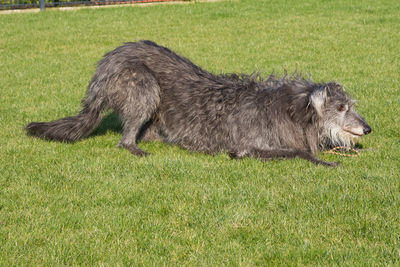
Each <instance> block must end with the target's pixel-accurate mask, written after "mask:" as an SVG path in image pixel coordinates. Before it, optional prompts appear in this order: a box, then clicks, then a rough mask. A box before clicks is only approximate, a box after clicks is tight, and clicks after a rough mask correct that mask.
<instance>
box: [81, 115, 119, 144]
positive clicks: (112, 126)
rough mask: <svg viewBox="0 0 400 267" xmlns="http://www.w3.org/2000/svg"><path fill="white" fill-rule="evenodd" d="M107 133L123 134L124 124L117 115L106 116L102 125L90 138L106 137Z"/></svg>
mask: <svg viewBox="0 0 400 267" xmlns="http://www.w3.org/2000/svg"><path fill="white" fill-rule="evenodd" d="M107 131H112V132H115V133H122V123H121V120H120V119H119V117H118V115H117V114H116V113H114V112H113V113H110V114H107V115H106V116H104V118H103V120H102V121H101V123H100V125H99V126H98V127H97V128H96V130H94V131H93V133H91V134H90V135H89V137H88V138H92V137H96V136H99V135H105V134H106V133H107Z"/></svg>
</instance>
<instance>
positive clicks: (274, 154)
mask: <svg viewBox="0 0 400 267" xmlns="http://www.w3.org/2000/svg"><path fill="white" fill-rule="evenodd" d="M229 155H230V157H231V158H241V157H243V156H248V157H253V158H259V159H263V160H270V159H282V158H287V159H288V158H296V157H299V158H302V159H305V160H308V161H310V162H312V163H314V164H321V165H324V166H329V167H335V166H337V165H339V163H337V162H328V161H323V160H320V159H317V158H316V157H314V156H313V155H312V154H311V153H310V152H307V151H303V150H289V149H275V150H262V149H252V150H251V151H249V152H246V153H245V154H244V155H240V156H238V155H239V154H237V153H230V154H229Z"/></svg>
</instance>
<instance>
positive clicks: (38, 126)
mask: <svg viewBox="0 0 400 267" xmlns="http://www.w3.org/2000/svg"><path fill="white" fill-rule="evenodd" d="M88 100H89V99H88V98H87V99H86V100H85V101H84V103H83V109H82V111H81V112H79V114H78V115H76V116H71V117H66V118H62V119H59V120H55V121H50V122H31V123H29V124H28V125H27V126H26V127H25V130H26V131H27V133H28V135H32V136H36V137H39V138H42V139H49V140H55V141H60V142H75V141H78V140H80V139H82V138H85V137H87V136H88V135H89V134H90V133H91V132H92V131H93V130H94V129H95V128H96V127H97V126H98V125H99V124H100V122H101V119H102V112H101V111H102V109H103V107H104V101H103V100H102V99H96V101H93V100H92V101H88Z"/></svg>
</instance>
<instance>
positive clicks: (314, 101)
mask: <svg viewBox="0 0 400 267" xmlns="http://www.w3.org/2000/svg"><path fill="white" fill-rule="evenodd" d="M327 95H328V94H327V87H326V86H323V87H318V88H315V89H314V91H312V93H311V95H310V103H311V105H312V106H313V107H314V108H315V110H316V111H317V113H318V115H319V116H320V117H322V110H323V107H324V105H325V102H326V98H327Z"/></svg>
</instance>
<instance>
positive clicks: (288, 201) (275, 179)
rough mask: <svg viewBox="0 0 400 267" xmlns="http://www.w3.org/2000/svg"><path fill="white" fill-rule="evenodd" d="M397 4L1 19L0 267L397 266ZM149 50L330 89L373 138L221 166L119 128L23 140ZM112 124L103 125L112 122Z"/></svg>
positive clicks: (185, 8)
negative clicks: (342, 153)
mask: <svg viewBox="0 0 400 267" xmlns="http://www.w3.org/2000/svg"><path fill="white" fill-rule="evenodd" d="M399 10H400V4H399V2H398V1H395V0H387V1H372V0H371V1H369V0H368V1H346V0H341V1H306V2H304V1H294V0H289V1H275V0H273V1H233V2H216V3H195V4H183V5H157V6H148V7H127V6H123V7H116V8H104V9H102V8H101V9H81V10H75V11H68V12H63V11H52V10H48V11H46V12H43V13H21V14H0V25H1V27H0V69H1V74H0V92H1V98H0V124H1V130H0V265H1V266H13V265H18V266H35V265H45V266H48V265H50V266H54V265H142V266H159V265H176V264H178V265H205V266H221V265H227V266H232V265H233V266H235V265H241V266H253V265H349V266H354V265H398V264H400V261H399V259H400V224H399V219H400V212H399V210H400V179H399V173H400V164H399V158H400V152H399V151H400V138H399V137H400V126H399V115H398V114H399V113H400V90H399V84H400V79H399V77H400V72H399V70H400V65H399V62H400V54H399V43H400V34H399V33H400V12H399ZM138 39H151V40H155V41H156V42H158V43H160V44H163V45H165V46H168V47H170V48H172V49H173V50H175V51H177V52H179V53H181V54H183V55H185V56H187V57H188V58H190V59H191V60H193V61H194V62H196V63H197V64H199V65H201V66H203V67H204V68H205V69H207V70H210V71H213V72H216V73H220V72H252V71H254V70H259V71H264V72H265V73H268V72H271V71H275V72H277V73H282V72H284V70H287V71H288V72H289V73H290V72H294V71H301V72H303V73H309V74H311V76H312V78H313V79H314V80H316V81H328V80H337V81H340V82H341V83H342V84H344V85H345V87H346V88H347V91H349V92H350V94H351V95H352V96H353V97H355V98H356V99H358V111H359V112H360V113H361V114H363V116H364V117H365V118H366V119H367V121H368V122H369V123H370V125H371V126H372V128H373V132H372V134H371V135H369V136H366V137H365V138H364V139H363V140H362V141H361V143H362V145H363V147H364V148H365V149H364V150H362V152H361V155H360V156H359V157H356V158H344V157H339V156H335V155H328V154H322V155H320V156H321V158H323V159H326V160H334V161H341V162H342V165H341V166H340V167H338V168H335V169H331V168H324V167H321V166H314V165H312V164H311V163H309V162H306V161H304V160H297V159H296V160H290V161H272V162H268V163H263V162H260V161H257V160H254V159H245V160H239V161H235V160H230V159H229V157H228V156H227V155H226V154H221V155H218V156H215V157H213V156H208V155H204V154H199V153H192V152H189V151H185V150H182V149H180V148H178V147H176V146H170V145H166V144H162V143H158V142H151V143H141V144H140V146H141V147H142V148H143V149H145V150H146V151H149V152H151V153H152V155H151V156H150V157H147V158H141V159H138V158H135V157H134V156H132V155H130V154H129V152H128V151H125V150H121V149H118V148H117V147H116V144H117V143H118V141H119V139H120V137H121V134H120V132H119V129H120V126H119V125H118V122H112V123H111V122H110V121H111V120H108V124H107V123H106V124H103V125H102V126H101V128H100V130H98V131H97V133H96V134H94V135H92V136H91V137H90V138H88V139H85V140H83V141H81V142H78V143H76V144H74V145H69V144H61V143H56V142H46V141H42V140H37V139H33V138H29V137H27V136H25V133H24V131H23V127H24V126H25V125H26V124H27V123H28V122H30V121H37V120H41V121H44V120H53V119H56V118H60V117H63V116H67V115H72V114H74V113H75V112H76V111H77V110H79V104H80V99H81V98H82V97H83V95H84V93H85V88H86V86H87V84H88V82H89V80H90V78H91V75H92V74H93V71H94V69H95V63H96V62H97V61H98V60H99V59H100V58H101V56H102V55H103V54H104V53H105V52H107V51H109V50H111V49H113V48H115V47H116V46H118V45H120V44H121V43H123V42H125V41H135V40H138ZM111 118H112V117H111Z"/></svg>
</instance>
